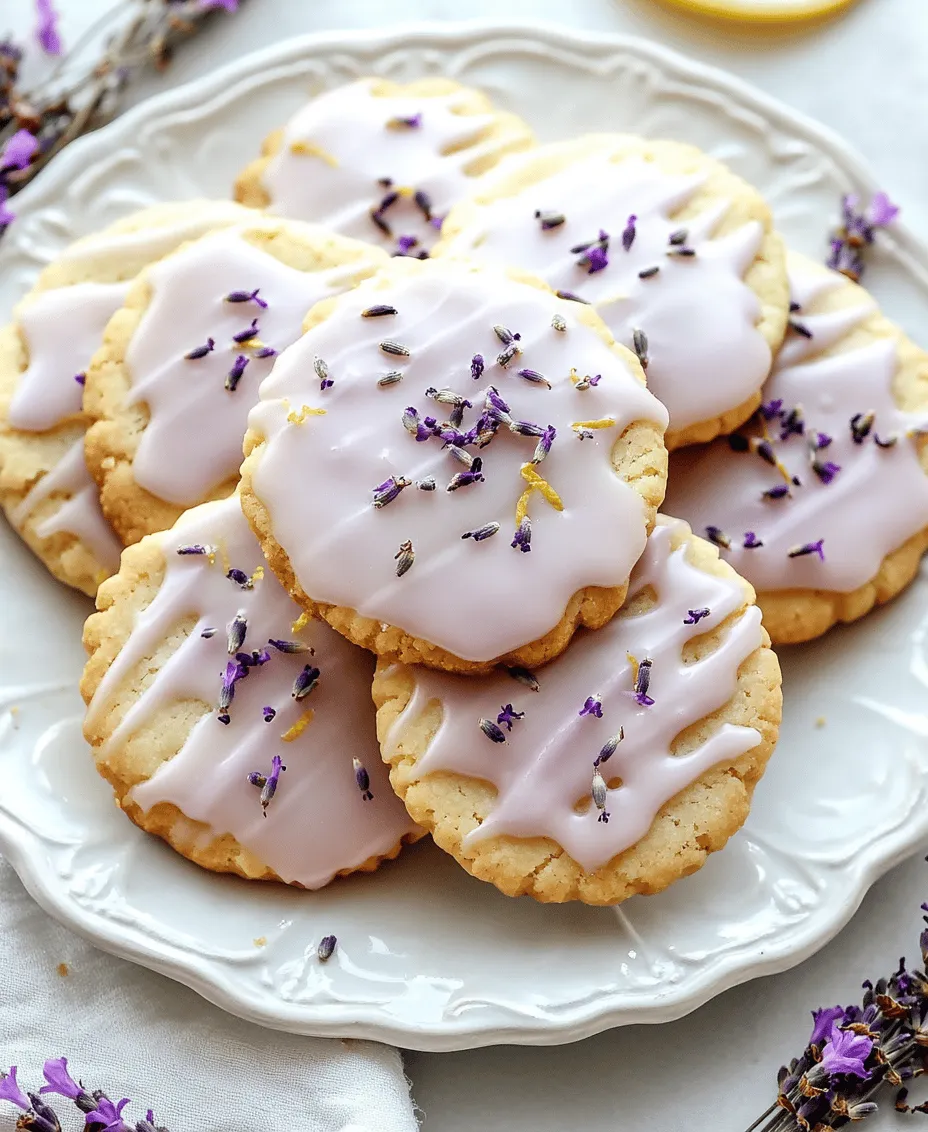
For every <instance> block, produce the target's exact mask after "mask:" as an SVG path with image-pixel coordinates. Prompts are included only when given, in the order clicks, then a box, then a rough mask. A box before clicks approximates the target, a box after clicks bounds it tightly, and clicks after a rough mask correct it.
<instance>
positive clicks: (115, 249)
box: [0, 200, 249, 596]
mask: <svg viewBox="0 0 928 1132" xmlns="http://www.w3.org/2000/svg"><path fill="white" fill-rule="evenodd" d="M248 216H249V213H248V212H247V211H246V210H245V209H243V208H242V207H241V206H240V205H236V204H232V203H230V202H227V201H203V200H194V201H183V202H178V203H172V204H159V205H155V206H154V207H152V208H146V209H144V210H143V211H141V212H136V213H133V214H132V215H131V216H129V217H127V218H126V219H124V220H120V221H118V222H117V223H116V224H113V225H111V226H110V227H109V228H106V229H104V230H103V231H102V232H99V233H96V234H95V235H93V236H88V237H86V238H85V239H82V240H79V241H78V242H77V243H75V244H72V245H71V247H69V248H68V249H67V250H66V251H65V252H64V253H63V254H62V255H61V257H60V258H59V259H57V260H56V261H55V262H54V263H52V264H51V265H50V266H49V267H47V268H46V269H45V270H44V271H43V272H42V274H41V275H40V276H39V280H38V282H37V283H36V285H35V287H34V288H33V289H32V291H30V292H29V294H28V295H27V296H26V297H25V298H24V299H23V300H22V302H21V303H20V304H19V306H18V307H17V309H16V311H15V313H14V317H13V321H12V322H11V323H10V324H9V325H8V326H6V327H4V328H3V329H2V330H0V506H2V507H3V509H4V511H5V512H6V515H7V518H8V519H9V521H10V522H11V524H12V525H13V526H14V527H15V529H16V530H17V531H18V532H19V534H20V535H21V536H22V537H23V539H24V540H25V541H26V542H27V543H28V544H29V546H30V547H31V548H32V550H33V551H34V552H35V553H36V554H37V555H38V557H39V558H40V559H41V560H42V561H43V562H44V563H45V565H46V566H47V567H48V568H49V570H51V572H52V573H53V574H54V575H55V577H57V578H59V579H60V580H61V581H63V582H66V583H67V584H68V585H71V586H75V587H76V588H77V589H80V590H83V591H84V592H85V593H88V594H90V595H91V596H92V595H93V594H94V593H96V589H97V585H98V583H99V582H100V580H101V579H102V578H105V577H107V576H108V575H110V574H111V573H113V571H114V570H116V569H117V567H118V566H119V551H120V550H121V543H120V542H119V540H118V539H117V538H116V537H115V535H114V534H113V532H112V530H111V529H110V527H109V524H108V523H107V522H106V520H105V519H104V518H103V514H102V512H101V510H100V504H99V498H98V493H97V488H96V485H95V483H94V482H93V480H92V479H91V477H90V475H89V474H88V472H87V467H86V465H85V463H84V445H83V438H84V431H85V428H86V418H85V417H84V415H83V413H82V412H81V397H82V393H83V383H84V380H85V374H86V371H87V367H88V365H89V364H90V359H91V356H92V355H93V352H94V350H96V349H97V347H98V346H99V345H100V342H101V341H102V338H103V330H104V328H105V327H106V324H107V322H108V320H109V318H110V316H111V315H112V314H113V313H114V312H115V311H117V310H118V309H119V308H120V307H121V306H122V304H123V302H124V301H125V297H126V294H127V292H128V290H129V285H130V281H131V279H132V278H133V276H134V275H135V274H136V273H137V272H138V271H140V270H141V269H142V268H143V267H145V266H146V264H148V263H151V262H152V261H153V260H156V259H159V258H160V257H161V256H163V255H166V254H167V253H168V252H170V251H173V250H174V249H175V248H176V247H178V246H179V245H180V244H182V243H184V242H185V241H187V240H192V239H194V238H196V237H197V236H201V235H203V233H204V232H207V231H209V230H210V229H212V228H221V227H223V226H224V225H227V224H234V223H236V222H238V223H241V222H242V220H243V219H247V218H248Z"/></svg>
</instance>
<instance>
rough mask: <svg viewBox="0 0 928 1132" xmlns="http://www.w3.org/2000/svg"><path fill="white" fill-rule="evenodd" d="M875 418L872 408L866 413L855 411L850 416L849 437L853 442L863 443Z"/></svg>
mask: <svg viewBox="0 0 928 1132" xmlns="http://www.w3.org/2000/svg"><path fill="white" fill-rule="evenodd" d="M875 420H876V413H875V412H874V411H873V410H872V409H870V410H869V411H868V412H866V413H855V414H854V416H853V417H851V439H852V440H853V441H854V443H855V444H863V442H864V441H865V440H866V439H867V437H868V436H869V435H870V430H871V429H872V428H873V422H874V421H875Z"/></svg>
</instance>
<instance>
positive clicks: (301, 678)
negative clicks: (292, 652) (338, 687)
mask: <svg viewBox="0 0 928 1132" xmlns="http://www.w3.org/2000/svg"><path fill="white" fill-rule="evenodd" d="M321 675H322V673H321V672H320V671H319V669H318V668H316V667H314V666H313V665H311V664H305V665H304V666H303V670H302V672H300V673H299V674H298V675H297V678H296V679H295V680H294V681H293V691H292V692H291V693H290V694H291V696H292V697H293V698H294V699H295V700H296V701H297V703H299V702H300V701H301V700H305V699H306V697H307V696H308V695H309V694H310V692H312V691H313V690H314V689H315V688H317V687H318V685H319V677H320V676H321Z"/></svg>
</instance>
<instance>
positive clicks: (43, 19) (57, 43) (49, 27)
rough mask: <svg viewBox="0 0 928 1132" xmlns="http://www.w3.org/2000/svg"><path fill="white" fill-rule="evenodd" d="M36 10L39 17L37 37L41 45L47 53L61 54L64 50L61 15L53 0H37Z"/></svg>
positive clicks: (36, 30)
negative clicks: (59, 25)
mask: <svg viewBox="0 0 928 1132" xmlns="http://www.w3.org/2000/svg"><path fill="white" fill-rule="evenodd" d="M35 12H36V16H37V17H38V22H37V23H36V28H35V38H36V40H37V41H38V44H39V47H41V48H42V50H43V51H44V52H45V54H46V55H60V54H61V52H62V44H61V35H60V34H59V31H58V20H59V19H60V17H59V15H58V13H57V12H56V11H55V9H54V7H53V6H52V0H35Z"/></svg>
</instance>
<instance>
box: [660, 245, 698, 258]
mask: <svg viewBox="0 0 928 1132" xmlns="http://www.w3.org/2000/svg"><path fill="white" fill-rule="evenodd" d="M667 255H669V256H675V257H678V258H680V259H692V258H693V256H695V255H696V249H695V248H676V247H674V248H668V249H667Z"/></svg>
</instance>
